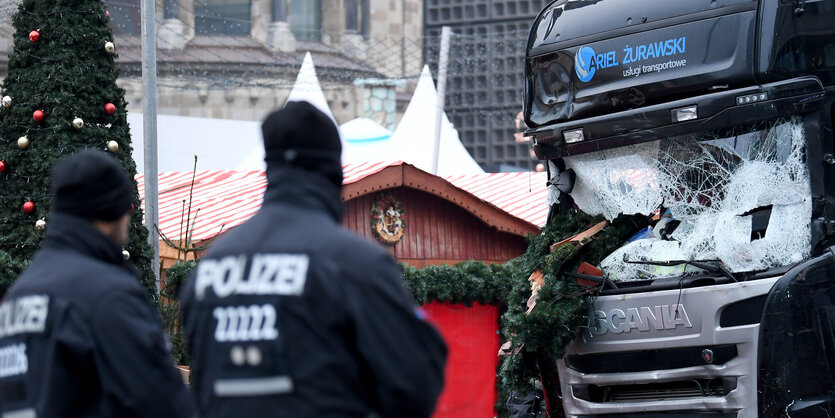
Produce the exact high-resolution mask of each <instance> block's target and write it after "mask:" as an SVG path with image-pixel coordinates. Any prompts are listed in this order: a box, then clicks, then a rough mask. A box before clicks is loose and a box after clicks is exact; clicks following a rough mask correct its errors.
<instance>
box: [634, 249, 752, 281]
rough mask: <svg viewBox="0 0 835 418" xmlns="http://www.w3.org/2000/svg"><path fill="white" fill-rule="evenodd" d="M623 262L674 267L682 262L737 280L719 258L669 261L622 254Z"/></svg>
mask: <svg viewBox="0 0 835 418" xmlns="http://www.w3.org/2000/svg"><path fill="white" fill-rule="evenodd" d="M623 262H624V263H628V264H647V265H651V266H663V267H675V266H680V265H682V264H684V265H689V266H693V267H695V268H697V269H702V270H704V271H706V272H708V273H710V274H717V275H722V276H725V277H727V278H729V279H731V281H733V282H738V281H739V280H737V279H736V277H735V276H734V275H733V273H731V272H730V271H728V269H727V268H725V265H724V264H722V261H720V260H695V261H689V260H670V261H653V260H630V259H629V258H627V257H626V255H624V256H623ZM710 263H716V264H710Z"/></svg>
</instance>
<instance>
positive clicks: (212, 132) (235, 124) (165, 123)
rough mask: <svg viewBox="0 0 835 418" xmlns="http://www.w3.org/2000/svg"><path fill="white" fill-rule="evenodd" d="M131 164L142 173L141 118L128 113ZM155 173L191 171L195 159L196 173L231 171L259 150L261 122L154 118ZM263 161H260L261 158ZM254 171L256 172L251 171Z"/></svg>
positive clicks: (169, 116) (164, 116)
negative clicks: (195, 157) (156, 154)
mask: <svg viewBox="0 0 835 418" xmlns="http://www.w3.org/2000/svg"><path fill="white" fill-rule="evenodd" d="M128 123H129V124H130V134H131V135H130V136H131V141H132V143H133V144H132V146H133V160H134V161H136V169H137V171H138V172H140V173H141V172H143V171H144V168H145V167H144V161H145V158H144V150H143V144H144V139H143V136H142V131H143V127H142V114H141V113H128ZM157 147H158V152H159V159H158V164H157V166H158V169H159V171H160V172H166V171H191V170H193V169H194V156H195V155H197V157H198V160H197V169H198V170H234V169H236V168H238V167H240V166H241V165H242V164H243V163H244V162H245V161H246V160H247V158H248V157H249V156H250V155H251V154H252V153H253V152H255V151H257V150H261V154H262V156H263V153H264V151H263V148H264V146H263V145H262V141H261V122H254V121H243V120H229V119H210V118H196V117H189V116H171V115H157ZM262 159H263V157H262ZM255 169H258V168H255Z"/></svg>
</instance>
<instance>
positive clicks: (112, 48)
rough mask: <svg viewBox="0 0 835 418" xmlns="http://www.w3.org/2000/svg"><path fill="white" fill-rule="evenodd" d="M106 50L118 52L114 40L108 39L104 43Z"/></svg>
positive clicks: (109, 52)
mask: <svg viewBox="0 0 835 418" xmlns="http://www.w3.org/2000/svg"><path fill="white" fill-rule="evenodd" d="M104 50H105V51H107V53H108V54H112V53H114V52H116V45H113V42H110V41H107V42H105V43H104Z"/></svg>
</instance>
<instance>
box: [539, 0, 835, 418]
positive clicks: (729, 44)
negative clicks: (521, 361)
mask: <svg viewBox="0 0 835 418" xmlns="http://www.w3.org/2000/svg"><path fill="white" fill-rule="evenodd" d="M524 91H525V101H524V116H525V122H526V123H527V125H528V127H529V129H528V131H527V132H526V135H527V136H529V137H531V138H532V141H531V142H532V144H533V148H534V151H535V152H536V155H537V158H539V159H540V160H543V161H544V162H545V163H546V164H545V165H546V167H547V171H548V175H549V184H550V185H551V186H549V204H550V205H551V207H550V214H549V221H551V220H552V219H553V218H554V216H553V215H555V214H561V213H566V212H568V211H572V210H580V211H583V212H586V213H588V214H591V215H602V216H603V217H605V218H606V219H607V220H609V221H610V222H611V221H615V220H616V219H618V218H619V217H626V216H633V215H643V216H646V217H647V218H642V219H652V221H650V222H649V225H647V226H649V227H650V228H651V229H650V230H649V232H646V228H644V233H642V234H636V235H635V237H633V239H630V240H629V241H628V242H626V243H624V244H623V245H622V246H621V247H620V248H618V249H616V250H615V251H614V252H612V253H611V254H609V255H608V256H607V257H605V258H604V259H603V260H602V261H601V262H600V263H599V265H598V266H597V267H599V268H600V270H601V271H602V272H603V274H604V276H605V280H601V284H600V285H599V286H598V287H597V288H595V289H593V291H591V290H590V291H589V293H588V299H587V302H588V303H587V305H588V318H587V319H588V323H587V325H586V326H583V327H581V330H580V332H578V335H577V337H576V338H575V339H574V341H573V342H572V343H571V344H570V345H569V346H567V347H565V354H564V355H562V356H561V357H560V358H555V357H554V356H553V354H552V353H527V352H525V351H524V350H523V355H525V356H532V358H533V361H535V362H537V363H538V365H539V370H540V372H541V378H542V384H543V388H544V390H545V393H546V399H547V401H548V409H549V414H550V415H551V416H568V417H638V416H652V417H659V416H687V417H690V416H711V417H757V416H762V417H777V416H780V417H782V416H790V417H818V416H821V417H825V416H835V360H834V359H835V331H833V330H835V138H833V118H834V117H835V0H806V1H790V0H781V1H765V0H715V1H705V2H702V1H669V0H641V1H634V0H595V1H586V0H557V1H554V2H551V3H550V4H549V5H548V6H546V7H545V8H544V9H543V10H542V11H541V12H540V14H539V15H538V16H537V17H536V19H535V21H534V22H533V25H532V28H531V33H530V36H529V38H528V43H527V50H526V57H525V85H524ZM556 185H559V188H557V186H556ZM633 219H634V218H633ZM641 222H643V221H641ZM635 232H638V231H635ZM565 277H568V276H567V275H566V276H565ZM566 280H569V279H568V278H566ZM572 280H573V279H572Z"/></svg>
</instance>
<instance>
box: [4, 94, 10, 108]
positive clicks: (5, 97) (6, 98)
mask: <svg viewBox="0 0 835 418" xmlns="http://www.w3.org/2000/svg"><path fill="white" fill-rule="evenodd" d="M11 105H12V98H11V97H9V96H3V107H9V106H11Z"/></svg>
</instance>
